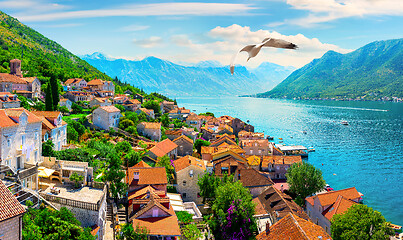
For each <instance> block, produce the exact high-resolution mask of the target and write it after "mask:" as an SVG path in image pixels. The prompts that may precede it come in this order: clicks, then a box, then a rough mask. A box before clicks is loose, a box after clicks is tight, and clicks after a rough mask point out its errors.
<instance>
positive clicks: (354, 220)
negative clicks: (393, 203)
mask: <svg viewBox="0 0 403 240" xmlns="http://www.w3.org/2000/svg"><path fill="white" fill-rule="evenodd" d="M331 223H332V228H331V233H332V238H333V239H334V240H344V239H351V240H387V239H389V235H392V234H393V230H392V229H391V228H390V227H389V223H387V222H386V220H385V218H384V217H383V216H382V214H381V213H380V212H378V211H374V210H373V209H372V208H370V207H368V206H366V205H363V204H356V205H353V206H351V207H350V208H349V209H348V210H347V211H346V212H344V213H343V214H338V215H334V216H333V218H332V220H331Z"/></svg>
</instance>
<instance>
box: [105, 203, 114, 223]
mask: <svg viewBox="0 0 403 240" xmlns="http://www.w3.org/2000/svg"><path fill="white" fill-rule="evenodd" d="M112 208H113V207H112V203H107V205H106V221H109V222H112Z"/></svg>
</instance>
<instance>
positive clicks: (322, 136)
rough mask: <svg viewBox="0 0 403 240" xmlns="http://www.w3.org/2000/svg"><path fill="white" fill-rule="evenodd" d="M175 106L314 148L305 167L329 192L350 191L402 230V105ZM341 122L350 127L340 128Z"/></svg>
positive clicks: (245, 101)
mask: <svg viewBox="0 0 403 240" xmlns="http://www.w3.org/2000/svg"><path fill="white" fill-rule="evenodd" d="M177 101H178V104H179V105H180V106H184V107H186V108H188V109H190V110H192V111H193V110H196V113H200V112H206V111H209V112H213V113H215V114H216V116H221V115H230V116H233V117H238V118H240V119H242V120H244V121H246V120H250V124H252V125H254V126H255V131H259V132H264V133H265V134H266V135H270V136H274V137H275V141H278V138H280V137H281V138H283V139H284V143H285V144H287V145H291V144H301V145H304V146H306V147H310V146H312V147H314V148H315V150H316V152H312V153H310V154H309V159H308V161H309V162H310V163H312V164H313V165H315V166H316V167H318V168H320V169H321V170H322V172H323V176H324V179H325V180H326V182H327V183H328V184H330V186H332V187H333V188H335V189H336V190H338V189H343V188H348V187H353V186H355V187H356V188H357V190H358V191H359V192H361V193H363V194H364V203H365V204H367V205H368V206H370V207H372V208H374V209H375V210H378V211H380V212H381V213H382V214H383V215H384V216H385V218H386V219H387V221H390V222H392V223H395V224H398V225H403V211H402V206H403V193H402V189H403V188H402V185H403V180H402V179H403V178H402V175H403V147H402V146H403V103H390V102H386V103H384V102H336V101H302V100H301V101H292V100H274V99H255V98H238V97H233V98H181V99H177ZM343 120H346V121H348V122H349V125H348V126H344V125H342V124H341V123H340V122H341V121H343ZM304 130H305V131H306V132H307V134H304V133H303V132H302V131H304ZM322 164H323V165H322Z"/></svg>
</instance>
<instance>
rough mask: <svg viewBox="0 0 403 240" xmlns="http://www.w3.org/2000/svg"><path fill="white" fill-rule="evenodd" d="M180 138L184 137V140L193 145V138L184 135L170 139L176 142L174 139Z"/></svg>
mask: <svg viewBox="0 0 403 240" xmlns="http://www.w3.org/2000/svg"><path fill="white" fill-rule="evenodd" d="M165 134H166V133H165ZM180 139H184V140H185V141H188V142H189V143H190V144H192V145H193V140H192V139H190V138H189V137H187V136H185V135H181V136H179V137H177V138H175V139H174V140H172V142H176V141H178V140H180Z"/></svg>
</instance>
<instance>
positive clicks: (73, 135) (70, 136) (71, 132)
mask: <svg viewBox="0 0 403 240" xmlns="http://www.w3.org/2000/svg"><path fill="white" fill-rule="evenodd" d="M67 140H68V141H76V142H77V141H78V133H77V131H76V129H74V127H72V126H71V125H67Z"/></svg>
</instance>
